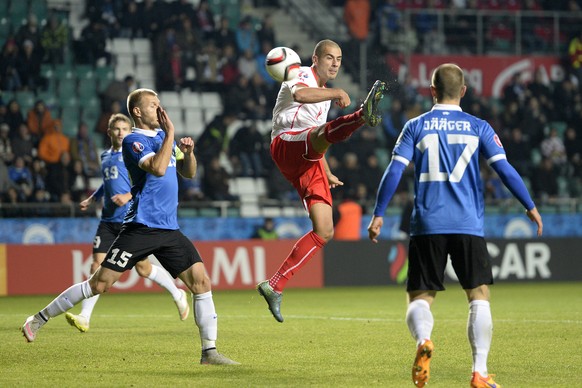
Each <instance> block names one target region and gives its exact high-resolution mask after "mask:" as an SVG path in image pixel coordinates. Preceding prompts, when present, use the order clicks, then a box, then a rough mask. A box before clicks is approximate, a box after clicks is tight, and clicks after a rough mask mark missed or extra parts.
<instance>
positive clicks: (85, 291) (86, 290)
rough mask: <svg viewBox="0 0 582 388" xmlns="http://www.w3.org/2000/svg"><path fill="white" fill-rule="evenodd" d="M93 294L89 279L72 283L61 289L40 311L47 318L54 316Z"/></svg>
mask: <svg viewBox="0 0 582 388" xmlns="http://www.w3.org/2000/svg"><path fill="white" fill-rule="evenodd" d="M92 296H93V291H91V286H90V285H89V280H85V281H84V282H81V283H77V284H74V285H72V286H71V287H69V288H67V289H66V290H65V291H63V292H62V293H61V294H60V295H59V296H57V297H56V298H55V299H53V301H52V302H50V303H49V304H48V305H47V306H46V307H45V308H44V309H42V310H41V311H40V313H41V314H42V315H43V316H44V317H45V318H47V319H50V318H54V317H56V316H57V315H60V314H62V313H64V312H65V311H67V310H69V309H71V308H72V307H73V306H74V305H76V304H77V303H79V302H80V301H82V300H83V299H87V298H90V297H92Z"/></svg>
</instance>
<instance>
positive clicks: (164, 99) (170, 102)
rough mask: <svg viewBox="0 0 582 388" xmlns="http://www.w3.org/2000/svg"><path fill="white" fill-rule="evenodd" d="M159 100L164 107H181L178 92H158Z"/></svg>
mask: <svg viewBox="0 0 582 388" xmlns="http://www.w3.org/2000/svg"><path fill="white" fill-rule="evenodd" d="M159 98H160V102H161V104H162V106H163V107H166V108H182V98H181V96H180V93H178V92H160V94H159Z"/></svg>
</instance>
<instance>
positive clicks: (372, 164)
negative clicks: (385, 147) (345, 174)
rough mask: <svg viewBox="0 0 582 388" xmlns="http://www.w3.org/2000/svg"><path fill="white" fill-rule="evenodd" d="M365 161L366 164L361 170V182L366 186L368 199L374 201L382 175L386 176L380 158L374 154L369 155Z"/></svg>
mask: <svg viewBox="0 0 582 388" xmlns="http://www.w3.org/2000/svg"><path fill="white" fill-rule="evenodd" d="M365 160H366V162H365V164H364V165H363V166H362V167H361V169H360V173H361V182H362V183H363V184H364V185H365V186H366V194H367V198H366V199H372V200H373V199H374V197H375V194H376V189H377V187H378V182H380V180H381V179H382V175H384V169H383V168H382V167H380V162H379V160H378V156H376V154H374V153H372V154H369V155H368V156H367V158H366V159H365Z"/></svg>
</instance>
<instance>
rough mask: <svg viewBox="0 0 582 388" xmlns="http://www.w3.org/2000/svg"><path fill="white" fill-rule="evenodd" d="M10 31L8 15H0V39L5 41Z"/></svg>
mask: <svg viewBox="0 0 582 388" xmlns="http://www.w3.org/2000/svg"><path fill="white" fill-rule="evenodd" d="M11 31H12V23H11V22H10V19H9V18H8V17H1V16H0V41H2V42H5V41H6V38H8V36H9V35H10V32H11Z"/></svg>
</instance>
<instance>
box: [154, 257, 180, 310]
mask: <svg viewBox="0 0 582 388" xmlns="http://www.w3.org/2000/svg"><path fill="white" fill-rule="evenodd" d="M148 279H150V280H151V281H152V282H155V283H156V284H158V285H159V286H160V287H164V288H165V289H166V290H168V292H169V293H170V294H172V298H174V300H175V301H179V300H180V298H181V297H182V293H181V292H180V289H179V288H178V287H176V285H175V284H174V279H172V277H171V276H170V275H169V274H168V273H167V272H166V271H164V270H162V268H158V266H157V265H152V272H151V273H150V276H148Z"/></svg>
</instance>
